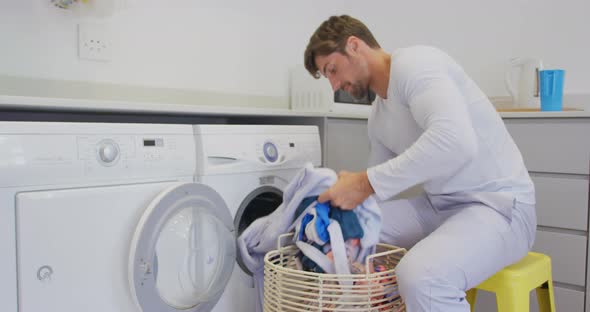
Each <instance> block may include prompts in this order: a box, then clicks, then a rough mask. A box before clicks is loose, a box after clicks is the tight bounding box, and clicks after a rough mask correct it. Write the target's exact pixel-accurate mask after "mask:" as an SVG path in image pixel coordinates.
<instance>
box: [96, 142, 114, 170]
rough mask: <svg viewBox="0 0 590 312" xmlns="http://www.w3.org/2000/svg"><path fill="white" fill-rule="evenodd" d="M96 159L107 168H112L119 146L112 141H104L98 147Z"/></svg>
mask: <svg viewBox="0 0 590 312" xmlns="http://www.w3.org/2000/svg"><path fill="white" fill-rule="evenodd" d="M98 158H99V159H100V161H101V162H102V163H103V164H104V165H107V166H112V165H114V164H115V161H116V160H117V159H118V158H119V146H118V145H117V143H115V141H113V140H104V141H102V142H100V143H99V145H98Z"/></svg>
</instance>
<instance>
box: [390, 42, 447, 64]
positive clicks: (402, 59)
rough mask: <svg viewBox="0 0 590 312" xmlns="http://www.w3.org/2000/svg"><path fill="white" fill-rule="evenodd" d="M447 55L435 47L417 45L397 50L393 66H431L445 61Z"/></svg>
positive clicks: (393, 58)
mask: <svg viewBox="0 0 590 312" xmlns="http://www.w3.org/2000/svg"><path fill="white" fill-rule="evenodd" d="M446 57H447V54H446V53H445V52H444V51H442V50H441V49H439V48H437V47H433V46H426V45H416V46H411V47H406V48H400V49H397V50H396V51H395V52H394V53H393V57H392V64H395V65H396V66H413V65H420V64H429V63H432V62H435V61H436V62H438V61H440V60H442V59H445V58H446Z"/></svg>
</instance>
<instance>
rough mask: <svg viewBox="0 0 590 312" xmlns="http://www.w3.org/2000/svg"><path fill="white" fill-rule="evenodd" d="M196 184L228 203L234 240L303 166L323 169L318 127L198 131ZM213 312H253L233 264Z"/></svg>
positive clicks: (278, 199) (243, 277)
mask: <svg viewBox="0 0 590 312" xmlns="http://www.w3.org/2000/svg"><path fill="white" fill-rule="evenodd" d="M195 140H196V146H197V175H196V181H198V182H200V183H203V184H206V185H209V186H211V187H212V188H213V189H214V190H215V191H217V192H218V193H219V194H220V195H221V197H222V198H223V199H224V200H225V202H226V203H227V205H228V207H229V209H230V211H231V215H232V217H233V218H234V226H235V228H236V236H239V234H241V232H242V231H243V230H244V229H246V228H247V227H248V225H249V224H250V223H252V222H253V221H254V220H256V219H257V218H260V217H262V216H265V215H268V214H270V213H271V212H272V211H274V210H275V209H276V208H277V207H278V206H279V205H280V204H281V203H282V200H283V196H282V195H283V189H284V188H285V186H287V184H289V182H290V181H291V179H292V178H293V177H294V176H295V174H296V173H297V172H298V171H299V170H300V169H301V168H303V166H304V164H305V163H307V162H311V163H313V165H314V166H316V167H317V166H320V165H321V158H322V156H321V147H320V136H319V132H318V128H317V126H284V125H196V126H195ZM237 261H238V264H240V265H239V266H236V267H235V268H234V271H233V273H232V276H231V279H230V282H229V284H228V285H227V287H226V289H225V292H224V293H223V295H222V297H221V299H220V300H219V303H218V304H217V305H216V306H215V308H214V309H213V311H214V312H234V311H240V312H251V311H255V298H256V294H255V292H254V288H253V287H254V286H253V281H252V277H251V274H250V272H248V271H247V269H246V268H245V266H243V265H242V263H241V261H240V259H239V258H238V259H237Z"/></svg>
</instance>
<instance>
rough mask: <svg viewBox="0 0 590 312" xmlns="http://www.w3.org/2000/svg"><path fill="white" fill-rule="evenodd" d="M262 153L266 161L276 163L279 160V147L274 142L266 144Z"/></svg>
mask: <svg viewBox="0 0 590 312" xmlns="http://www.w3.org/2000/svg"><path fill="white" fill-rule="evenodd" d="M262 151H263V153H264V158H266V160H268V161H269V162H275V161H277V159H278V158H279V150H278V149H277V146H276V145H274V143H272V142H266V143H264V146H263V147H262Z"/></svg>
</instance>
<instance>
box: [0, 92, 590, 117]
mask: <svg viewBox="0 0 590 312" xmlns="http://www.w3.org/2000/svg"><path fill="white" fill-rule="evenodd" d="M3 108H5V109H24V110H45V111H76V112H126V113H166V114H178V115H186V114H190V115H208V116H285V117H289V116H293V117H333V118H350V119H367V118H368V116H369V114H368V111H366V112H347V111H343V112H337V111H336V112H303V111H293V110H289V109H280V108H264V107H236V106H223V105H220V106H212V105H209V106H207V105H190V104H173V103H149V102H124V101H105V100H86V99H64V98H46V97H26V96H8V95H0V110H2V109H3ZM500 116H502V118H590V111H562V112H501V113H500Z"/></svg>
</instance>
